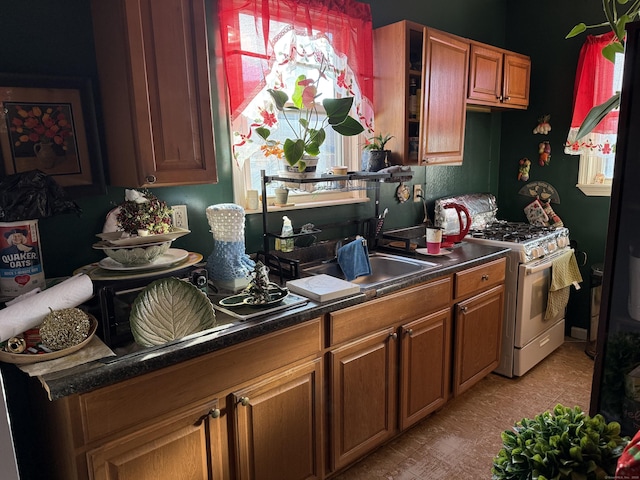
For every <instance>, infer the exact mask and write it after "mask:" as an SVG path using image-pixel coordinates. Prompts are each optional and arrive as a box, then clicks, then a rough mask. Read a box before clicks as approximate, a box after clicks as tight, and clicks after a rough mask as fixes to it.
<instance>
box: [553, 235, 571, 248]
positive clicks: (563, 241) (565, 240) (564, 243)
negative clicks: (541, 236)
mask: <svg viewBox="0 0 640 480" xmlns="http://www.w3.org/2000/svg"><path fill="white" fill-rule="evenodd" d="M556 242H557V243H558V247H560V248H564V247H566V246H567V245H569V239H568V238H567V237H559V238H558V239H557V240H556Z"/></svg>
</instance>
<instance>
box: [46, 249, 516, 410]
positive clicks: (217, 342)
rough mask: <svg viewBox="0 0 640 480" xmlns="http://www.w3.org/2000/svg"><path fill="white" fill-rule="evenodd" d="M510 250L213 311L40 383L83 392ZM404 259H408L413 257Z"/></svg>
mask: <svg viewBox="0 0 640 480" xmlns="http://www.w3.org/2000/svg"><path fill="white" fill-rule="evenodd" d="M508 251H509V250H508V249H505V248H498V247H490V246H485V245H478V244H472V243H464V242H463V243H462V244H460V245H457V246H456V247H454V248H453V249H452V253H451V254H449V255H446V256H444V255H443V256H438V257H425V256H422V255H419V254H413V256H415V257H416V258H420V259H427V258H428V260H429V261H430V262H434V263H437V264H438V265H439V266H438V267H436V268H433V269H430V270H427V271H424V272H421V273H417V274H415V275H413V276H411V277H406V278H402V279H401V280H395V281H389V282H386V283H385V284H382V285H381V286H379V287H378V288H376V289H375V290H374V289H371V290H365V291H363V292H361V293H360V294H357V295H353V296H350V297H344V298H341V299H338V300H334V301H330V302H324V303H315V302H313V301H309V302H308V303H306V304H304V305H301V306H297V307H293V308H291V309H289V310H284V311H281V312H277V313H274V314H273V315H269V316H264V317H260V318H257V319H250V320H246V321H239V320H237V319H235V318H233V317H230V316H229V315H227V314H225V313H224V312H220V311H216V317H217V319H218V324H219V325H218V326H217V327H215V328H213V329H210V330H206V331H204V332H199V333H197V334H194V335H190V336H188V337H184V338H182V339H180V340H176V341H173V342H169V343H166V344H164V345H159V346H156V347H150V348H144V349H140V350H139V351H135V352H132V353H125V354H122V355H118V356H116V357H108V358H105V359H103V360H99V361H94V362H90V363H86V364H83V365H79V366H77V367H73V368H69V369H66V370H62V371H60V372H55V373H49V374H45V375H42V376H40V377H39V379H40V380H41V382H42V383H43V385H44V386H45V388H46V389H47V391H48V392H49V397H50V399H51V400H56V399H59V398H62V397H65V396H67V395H72V394H76V393H85V392H88V391H91V390H94V389H97V388H100V387H105V386H107V385H111V384H115V383H118V382H121V381H123V380H127V379H129V378H132V377H135V376H138V375H142V374H145V373H149V372H152V371H155V370H158V369H161V368H164V367H168V366H170V365H174V364H177V363H180V362H183V361H186V360H189V359H192V358H195V357H198V356H201V355H205V354H207V353H211V352H214V351H216V350H220V349H222V348H225V347H229V346H231V345H235V344H237V343H240V342H244V341H246V340H249V339H252V338H256V337H259V336H261V335H265V334H268V333H271V332H274V331H277V330H280V329H283V328H286V327H290V326H292V325H296V324H299V323H302V322H305V321H308V320H311V319H313V318H316V317H318V316H321V315H324V314H325V313H328V312H332V311H335V310H339V309H342V308H345V307H349V306H352V305H357V304H359V303H363V302H366V301H368V300H371V299H373V298H378V297H382V296H385V295H388V294H390V293H392V292H395V291H397V290H400V289H403V288H407V287H410V286H412V285H417V284H419V283H423V282H425V281H428V280H431V279H434V278H437V277H441V276H444V275H449V274H451V273H455V272H457V271H459V270H464V269H466V268H470V267H473V266H475V265H479V264H482V263H485V262H488V261H491V260H495V259H498V258H501V257H503V256H505V255H506V254H507V252H508ZM394 253H398V252H394ZM406 255H407V256H411V254H406Z"/></svg>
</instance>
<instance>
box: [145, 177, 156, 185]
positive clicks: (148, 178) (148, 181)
mask: <svg viewBox="0 0 640 480" xmlns="http://www.w3.org/2000/svg"><path fill="white" fill-rule="evenodd" d="M145 180H146V181H147V183H156V180H157V179H156V176H155V175H147V176H146V177H145Z"/></svg>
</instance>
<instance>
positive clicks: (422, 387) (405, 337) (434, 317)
mask: <svg viewBox="0 0 640 480" xmlns="http://www.w3.org/2000/svg"><path fill="white" fill-rule="evenodd" d="M450 388H451V310H450V309H448V308H447V309H444V310H440V311H438V312H436V313H432V314H431V315H428V316H426V317H423V318H420V319H418V320H416V321H414V322H411V323H407V324H405V325H403V326H402V327H401V328H400V429H401V430H404V429H406V428H408V427H410V426H411V425H413V424H415V423H416V422H418V421H419V420H422V419H423V418H425V417H426V416H427V415H429V414H430V413H432V412H434V411H435V410H437V409H439V408H441V407H442V406H443V405H444V404H445V403H446V402H447V399H448V398H449V390H450Z"/></svg>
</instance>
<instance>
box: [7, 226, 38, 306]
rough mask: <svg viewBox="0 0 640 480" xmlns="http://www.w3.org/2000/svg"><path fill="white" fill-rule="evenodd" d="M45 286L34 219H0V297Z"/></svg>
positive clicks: (11, 295)
mask: <svg viewBox="0 0 640 480" xmlns="http://www.w3.org/2000/svg"><path fill="white" fill-rule="evenodd" d="M38 287H39V288H44V287H45V278H44V270H43V269H42V251H41V248H40V235H39V233H38V220H20V221H16V222H0V297H17V296H19V295H22V294H23V293H26V292H28V291H30V290H33V289H35V288H38Z"/></svg>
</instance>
